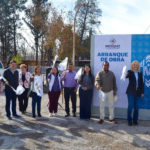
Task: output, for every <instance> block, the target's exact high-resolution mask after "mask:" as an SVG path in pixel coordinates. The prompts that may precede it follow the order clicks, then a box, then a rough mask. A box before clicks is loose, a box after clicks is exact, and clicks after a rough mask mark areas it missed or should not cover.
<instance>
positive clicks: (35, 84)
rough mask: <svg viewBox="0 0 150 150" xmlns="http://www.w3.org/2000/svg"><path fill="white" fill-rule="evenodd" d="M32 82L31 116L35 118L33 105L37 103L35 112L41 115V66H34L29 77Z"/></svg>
mask: <svg viewBox="0 0 150 150" xmlns="http://www.w3.org/2000/svg"><path fill="white" fill-rule="evenodd" d="M30 81H31V82H32V84H31V89H32V91H33V96H32V117H33V118H35V117H36V115H35V107H36V103H37V114H38V116H39V117H41V99H42V96H43V81H44V80H43V75H42V74H41V68H40V67H39V66H36V67H35V68H34V72H33V75H32V77H31V80H30Z"/></svg>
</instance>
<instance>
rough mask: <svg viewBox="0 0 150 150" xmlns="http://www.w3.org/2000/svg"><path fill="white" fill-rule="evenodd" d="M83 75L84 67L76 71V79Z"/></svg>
mask: <svg viewBox="0 0 150 150" xmlns="http://www.w3.org/2000/svg"><path fill="white" fill-rule="evenodd" d="M81 75H82V68H80V69H79V71H78V72H77V73H76V76H75V77H74V79H75V80H77V79H79V78H80V77H81Z"/></svg>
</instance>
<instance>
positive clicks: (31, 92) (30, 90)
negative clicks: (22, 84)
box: [27, 74, 34, 98]
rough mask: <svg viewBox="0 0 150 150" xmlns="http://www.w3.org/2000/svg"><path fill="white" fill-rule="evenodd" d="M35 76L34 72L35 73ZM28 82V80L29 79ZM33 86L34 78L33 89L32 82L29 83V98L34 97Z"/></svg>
mask: <svg viewBox="0 0 150 150" xmlns="http://www.w3.org/2000/svg"><path fill="white" fill-rule="evenodd" d="M33 76H34V74H33ZM27 82H28V81H27ZM33 88H34V79H33V86H32V89H31V82H30V84H29V89H28V94H27V98H29V97H33Z"/></svg>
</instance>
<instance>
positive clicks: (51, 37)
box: [46, 9, 85, 61]
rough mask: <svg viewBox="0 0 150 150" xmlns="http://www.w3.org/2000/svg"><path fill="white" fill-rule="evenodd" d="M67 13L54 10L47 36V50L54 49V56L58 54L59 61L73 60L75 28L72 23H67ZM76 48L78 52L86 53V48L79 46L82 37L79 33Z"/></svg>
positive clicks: (76, 36)
mask: <svg viewBox="0 0 150 150" xmlns="http://www.w3.org/2000/svg"><path fill="white" fill-rule="evenodd" d="M65 17H66V15H65V12H63V11H61V13H59V12H58V11H57V10H55V9H53V11H52V12H51V19H50V20H49V22H48V31H47V35H46V48H52V49H53V55H56V54H58V56H59V59H64V58H65V57H68V58H69V61H71V59H72V52H73V51H72V45H73V30H72V29H73V26H72V24H70V23H65ZM75 38H76V46H77V50H78V51H85V48H83V47H82V46H80V45H79V40H80V37H79V35H78V33H76V35H75Z"/></svg>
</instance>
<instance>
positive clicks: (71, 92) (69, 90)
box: [64, 87, 76, 114]
mask: <svg viewBox="0 0 150 150" xmlns="http://www.w3.org/2000/svg"><path fill="white" fill-rule="evenodd" d="M74 90H75V88H66V87H65V89H64V96H65V111H66V113H67V114H69V112H70V109H69V99H70V96H71V101H72V112H73V113H75V112H76V93H75V92H74Z"/></svg>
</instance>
